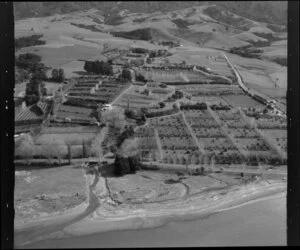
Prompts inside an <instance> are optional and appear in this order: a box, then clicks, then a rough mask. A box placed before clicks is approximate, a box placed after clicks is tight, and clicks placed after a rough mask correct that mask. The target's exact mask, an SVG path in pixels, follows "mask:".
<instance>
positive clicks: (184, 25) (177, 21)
mask: <svg viewBox="0 0 300 250" xmlns="http://www.w3.org/2000/svg"><path fill="white" fill-rule="evenodd" d="M172 22H173V23H175V24H176V25H177V27H178V28H179V29H186V28H188V26H189V22H188V21H186V20H183V19H181V18H178V19H173V20H172Z"/></svg>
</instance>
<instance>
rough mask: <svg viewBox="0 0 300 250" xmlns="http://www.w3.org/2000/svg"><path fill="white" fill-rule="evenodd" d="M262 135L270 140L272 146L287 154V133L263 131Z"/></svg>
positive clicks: (277, 130)
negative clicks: (272, 143)
mask: <svg viewBox="0 0 300 250" xmlns="http://www.w3.org/2000/svg"><path fill="white" fill-rule="evenodd" d="M261 131H262V133H263V134H264V135H265V136H267V137H268V138H271V140H273V142H274V144H275V145H276V146H278V147H279V148H280V149H281V150H283V151H284V152H287V131H286V129H263V130H261Z"/></svg>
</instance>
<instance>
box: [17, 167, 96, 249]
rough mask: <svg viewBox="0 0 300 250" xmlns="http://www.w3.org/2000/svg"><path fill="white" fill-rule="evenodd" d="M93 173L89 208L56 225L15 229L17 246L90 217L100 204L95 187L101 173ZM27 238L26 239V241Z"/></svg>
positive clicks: (42, 224) (43, 224) (44, 224)
mask: <svg viewBox="0 0 300 250" xmlns="http://www.w3.org/2000/svg"><path fill="white" fill-rule="evenodd" d="M93 174H94V176H95V178H94V181H93V183H92V184H90V185H89V190H88V191H89V196H88V201H89V204H88V206H87V208H86V209H85V210H84V211H83V212H82V213H81V214H79V215H77V216H75V217H74V218H72V219H68V220H66V221H63V222H60V221H59V222H58V223H55V224H54V225H47V222H42V223H41V224H39V225H36V226H32V227H30V228H28V229H24V230H22V231H21V230H20V231H19V230H16V231H15V244H16V243H17V244H16V245H17V246H22V245H26V244H29V243H31V242H33V241H35V239H36V238H40V237H42V236H46V235H50V234H52V233H55V232H60V231H63V229H64V228H66V227H68V226H70V225H72V224H74V223H76V222H78V221H81V220H82V219H84V218H86V217H88V216H89V215H91V214H92V213H93V212H94V211H95V210H96V209H97V208H98V207H99V206H100V202H99V200H98V198H97V196H96V195H95V194H94V192H93V191H94V189H95V187H96V185H97V183H98V181H99V173H98V171H97V170H94V171H93ZM25 239H26V241H25Z"/></svg>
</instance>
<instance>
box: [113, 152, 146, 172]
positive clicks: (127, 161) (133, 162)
mask: <svg viewBox="0 0 300 250" xmlns="http://www.w3.org/2000/svg"><path fill="white" fill-rule="evenodd" d="M140 168H141V163H140V159H139V157H138V156H130V157H123V156H120V155H118V154H117V155H116V158H115V168H114V173H115V175H117V176H123V175H126V174H135V173H136V171H137V170H139V169H140Z"/></svg>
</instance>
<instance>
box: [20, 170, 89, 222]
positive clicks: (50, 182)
mask: <svg viewBox="0 0 300 250" xmlns="http://www.w3.org/2000/svg"><path fill="white" fill-rule="evenodd" d="M85 188H86V181H85V178H84V172H83V170H82V169H81V167H76V166H65V167H55V168H34V169H28V168H21V167H17V168H16V172H15V195H14V202H15V213H16V214H15V215H16V217H15V219H16V220H18V219H26V218H30V217H33V216H35V215H47V214H48V213H53V212H62V211H63V210H65V209H68V208H72V207H75V206H77V205H79V204H81V203H82V202H83V201H85V200H86V190H85Z"/></svg>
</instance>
